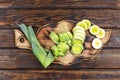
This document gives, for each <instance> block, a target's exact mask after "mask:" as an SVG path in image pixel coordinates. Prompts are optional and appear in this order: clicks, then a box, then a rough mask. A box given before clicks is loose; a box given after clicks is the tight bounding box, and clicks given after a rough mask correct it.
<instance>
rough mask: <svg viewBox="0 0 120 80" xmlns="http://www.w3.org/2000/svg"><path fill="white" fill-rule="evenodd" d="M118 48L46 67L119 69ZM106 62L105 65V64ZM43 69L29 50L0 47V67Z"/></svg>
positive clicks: (119, 56)
mask: <svg viewBox="0 0 120 80" xmlns="http://www.w3.org/2000/svg"><path fill="white" fill-rule="evenodd" d="M119 52H120V50H119V49H111V50H106V49H105V50H102V51H101V52H100V53H99V55H98V56H97V57H96V59H94V60H91V61H84V62H81V63H78V64H76V65H72V66H62V65H56V64H51V65H50V66H49V67H48V69H65V70H66V69H75V70H76V69H104V68H108V69H113V68H116V69H119V68H120V54H119ZM106 64H107V65H106ZM18 68H20V69H21V68H22V69H23V68H25V69H31V68H32V69H43V67H42V66H41V64H40V63H39V62H38V60H37V59H36V58H35V56H34V55H33V54H32V52H31V51H30V50H22V49H0V69H18Z"/></svg>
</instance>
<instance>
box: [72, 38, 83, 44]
mask: <svg viewBox="0 0 120 80" xmlns="http://www.w3.org/2000/svg"><path fill="white" fill-rule="evenodd" d="M72 44H73V45H74V44H82V41H81V40H79V39H73V40H72Z"/></svg>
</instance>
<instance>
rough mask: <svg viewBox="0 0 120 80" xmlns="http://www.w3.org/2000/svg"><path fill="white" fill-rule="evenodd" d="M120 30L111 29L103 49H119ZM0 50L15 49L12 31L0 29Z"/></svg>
mask: <svg viewBox="0 0 120 80" xmlns="http://www.w3.org/2000/svg"><path fill="white" fill-rule="evenodd" d="M119 34H120V30H119V29H112V35H111V38H110V40H109V42H108V43H107V44H106V45H105V46H104V48H120V35H119ZM0 48H16V46H15V42H14V32H13V29H0Z"/></svg>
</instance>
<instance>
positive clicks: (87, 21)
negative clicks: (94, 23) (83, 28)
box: [82, 19, 91, 29]
mask: <svg viewBox="0 0 120 80" xmlns="http://www.w3.org/2000/svg"><path fill="white" fill-rule="evenodd" d="M82 22H85V23H86V24H87V29H89V28H90V26H91V22H90V21H89V20H87V19H84V20H82Z"/></svg>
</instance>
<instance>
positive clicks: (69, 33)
mask: <svg viewBox="0 0 120 80" xmlns="http://www.w3.org/2000/svg"><path fill="white" fill-rule="evenodd" d="M66 33H67V35H68V36H69V39H71V40H72V38H73V35H72V34H71V32H69V31H68V32H66Z"/></svg>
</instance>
